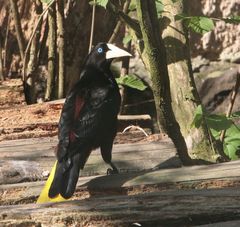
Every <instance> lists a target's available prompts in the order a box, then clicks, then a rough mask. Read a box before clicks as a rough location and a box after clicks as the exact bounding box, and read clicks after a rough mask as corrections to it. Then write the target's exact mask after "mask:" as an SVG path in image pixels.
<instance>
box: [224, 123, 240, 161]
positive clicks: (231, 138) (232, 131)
mask: <svg viewBox="0 0 240 227" xmlns="http://www.w3.org/2000/svg"><path fill="white" fill-rule="evenodd" d="M224 152H225V154H226V155H228V156H229V157H230V158H231V159H232V160H236V159H238V158H239V157H240V128H239V126H236V125H234V124H232V125H231V127H230V128H229V129H227V131H226V134H225V138H224Z"/></svg>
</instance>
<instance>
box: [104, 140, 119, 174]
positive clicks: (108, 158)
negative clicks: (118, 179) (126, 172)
mask: <svg viewBox="0 0 240 227" xmlns="http://www.w3.org/2000/svg"><path fill="white" fill-rule="evenodd" d="M112 143H113V140H110V141H104V142H103V143H102V145H101V154H102V158H103V160H104V161H105V162H106V163H107V164H109V165H110V166H111V167H112V168H108V169H107V175H112V174H117V173H119V171H118V169H117V167H116V166H115V165H114V164H113V163H112Z"/></svg>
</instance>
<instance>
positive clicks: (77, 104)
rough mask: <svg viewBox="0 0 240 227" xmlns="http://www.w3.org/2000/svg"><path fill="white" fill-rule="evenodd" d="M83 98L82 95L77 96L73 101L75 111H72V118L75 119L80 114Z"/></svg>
mask: <svg viewBox="0 0 240 227" xmlns="http://www.w3.org/2000/svg"><path fill="white" fill-rule="evenodd" d="M83 104H84V100H83V98H82V97H79V96H77V97H76V101H75V111H74V120H77V119H78V117H79V114H80V111H81V109H82V107H83Z"/></svg>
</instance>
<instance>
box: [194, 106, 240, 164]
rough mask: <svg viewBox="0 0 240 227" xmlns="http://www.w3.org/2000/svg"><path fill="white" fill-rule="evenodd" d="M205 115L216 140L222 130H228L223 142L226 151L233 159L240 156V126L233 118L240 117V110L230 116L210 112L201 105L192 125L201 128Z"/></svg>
mask: <svg viewBox="0 0 240 227" xmlns="http://www.w3.org/2000/svg"><path fill="white" fill-rule="evenodd" d="M203 117H205V120H206V123H207V125H208V127H209V128H210V130H211V133H212V135H213V136H214V137H215V139H216V140H219V138H220V134H221V131H222V130H226V133H225V138H224V142H223V148H224V152H225V154H226V155H227V156H229V157H230V158H231V159H232V160H235V159H238V158H239V157H240V128H239V127H238V126H237V125H235V123H234V122H233V120H232V119H235V118H239V117H240V112H236V113H233V114H232V115H231V116H230V117H229V118H228V117H226V116H224V115H217V114H208V113H206V112H205V111H204V110H203V108H202V106H201V105H199V106H198V107H197V109H196V111H195V116H194V119H193V122H192V126H194V127H196V128H199V127H200V126H201V124H202V121H203Z"/></svg>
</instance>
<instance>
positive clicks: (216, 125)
mask: <svg viewBox="0 0 240 227" xmlns="http://www.w3.org/2000/svg"><path fill="white" fill-rule="evenodd" d="M205 118H206V122H207V125H208V126H209V127H210V128H212V129H214V130H216V131H222V130H226V129H228V128H230V127H231V126H232V124H233V122H232V120H230V119H228V118H227V117H226V116H224V115H217V114H211V115H207V116H206V117H205Z"/></svg>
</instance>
